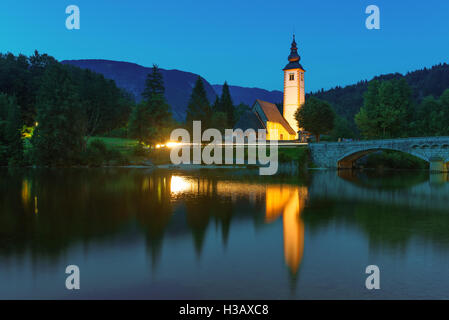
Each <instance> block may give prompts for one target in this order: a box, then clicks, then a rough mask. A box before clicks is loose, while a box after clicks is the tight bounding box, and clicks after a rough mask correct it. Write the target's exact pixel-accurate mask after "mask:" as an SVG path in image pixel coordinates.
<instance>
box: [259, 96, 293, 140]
mask: <svg viewBox="0 0 449 320" xmlns="http://www.w3.org/2000/svg"><path fill="white" fill-rule="evenodd" d="M256 103H258V104H259V105H260V107H261V108H262V111H263V113H264V114H265V116H266V118H267V120H268V121H271V122H277V123H280V124H281V125H282V126H283V127H284V128H285V130H287V131H288V133H290V134H296V132H295V130H293V129H292V127H291V126H290V125H289V124H288V122H287V120H285V118H284V117H283V116H282V115H281V113H280V112H279V109H278V107H277V106H276V105H275V104H274V103H270V102H266V101H262V100H259V99H257V100H256Z"/></svg>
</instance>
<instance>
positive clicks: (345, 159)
mask: <svg viewBox="0 0 449 320" xmlns="http://www.w3.org/2000/svg"><path fill="white" fill-rule="evenodd" d="M413 147H415V146H413ZM413 147H412V148H411V150H407V151H406V150H401V149H397V148H388V147H381V148H367V149H362V150H357V151H350V152H348V153H346V154H344V155H343V156H341V157H340V158H339V159H337V167H338V169H352V168H354V163H355V162H356V161H357V160H358V159H360V158H363V157H364V156H367V155H368V154H370V153H374V152H378V151H397V152H402V153H406V154H409V155H412V156H414V157H417V158H419V159H422V160H424V161H426V162H428V163H431V161H429V159H428V158H426V157H424V156H423V155H421V154H420V153H418V152H414V150H415V149H417V148H413ZM440 161H443V159H441V160H440Z"/></svg>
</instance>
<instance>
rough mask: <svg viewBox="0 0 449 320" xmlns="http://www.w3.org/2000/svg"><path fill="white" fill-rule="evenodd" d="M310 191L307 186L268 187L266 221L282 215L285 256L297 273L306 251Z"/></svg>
mask: <svg viewBox="0 0 449 320" xmlns="http://www.w3.org/2000/svg"><path fill="white" fill-rule="evenodd" d="M307 195H308V191H307V188H306V187H296V186H295V187H294V186H288V185H272V186H267V189H266V205H265V206H266V213H265V222H266V223H272V222H274V221H276V220H277V218H279V217H280V216H281V215H282V219H283V224H284V257H285V263H286V265H287V266H288V267H289V269H290V271H291V273H292V274H293V275H295V274H296V273H297V271H298V269H299V265H300V264H301V260H302V256H303V252H304V222H303V221H302V218H301V213H302V211H303V210H304V207H305V203H306V199H307Z"/></svg>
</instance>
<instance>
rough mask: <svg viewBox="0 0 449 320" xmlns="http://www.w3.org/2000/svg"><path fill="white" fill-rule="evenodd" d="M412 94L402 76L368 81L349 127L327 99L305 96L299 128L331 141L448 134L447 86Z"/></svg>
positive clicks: (448, 94) (297, 117)
mask: <svg viewBox="0 0 449 320" xmlns="http://www.w3.org/2000/svg"><path fill="white" fill-rule="evenodd" d="M414 96H415V93H414V92H413V89H412V88H411V87H410V85H409V84H408V83H407V81H406V80H405V79H403V78H393V79H390V80H383V81H381V80H379V79H374V80H372V81H370V82H369V83H368V84H367V89H366V91H365V92H364V94H363V100H362V104H361V106H359V111H358V112H357V113H356V114H355V116H354V123H355V124H356V129H355V130H354V129H352V126H351V125H350V123H349V121H347V120H346V119H345V118H344V115H339V114H337V112H336V110H335V109H334V108H333V107H332V106H331V104H330V103H329V102H328V101H325V100H321V99H318V98H316V97H314V96H310V97H308V99H306V102H305V104H304V105H303V107H302V108H300V109H299V110H298V112H297V113H296V119H297V121H298V124H299V126H300V127H302V128H304V129H305V130H306V131H309V132H310V133H312V134H314V135H315V136H316V140H317V141H319V139H320V136H321V135H323V134H327V135H328V136H329V137H328V138H330V139H331V140H337V139H338V138H365V139H388V138H403V137H419V136H447V135H449V126H448V125H447V124H448V123H449V89H446V90H444V91H442V94H441V96H437V97H434V96H432V95H430V96H427V97H423V98H422V99H421V100H420V102H416V100H415V99H414Z"/></svg>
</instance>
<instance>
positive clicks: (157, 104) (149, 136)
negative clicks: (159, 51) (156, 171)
mask: <svg viewBox="0 0 449 320" xmlns="http://www.w3.org/2000/svg"><path fill="white" fill-rule="evenodd" d="M164 92H165V87H164V82H163V77H162V73H161V72H160V69H159V68H158V67H157V66H156V65H154V66H153V70H152V72H151V73H149V74H148V76H147V81H146V88H145V90H144V93H143V94H142V95H143V97H144V100H143V101H142V102H141V103H139V104H138V105H137V106H136V107H135V108H134V110H133V112H132V114H131V117H130V121H129V127H128V131H129V134H130V136H131V137H133V138H136V139H137V140H138V141H139V142H140V143H148V144H156V143H160V142H165V140H167V138H168V137H169V134H170V130H171V127H172V125H173V117H172V113H171V108H170V106H169V105H168V104H167V102H166V101H165V97H164Z"/></svg>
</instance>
